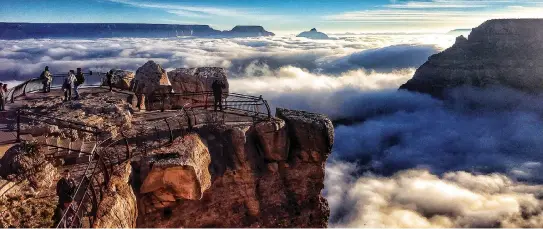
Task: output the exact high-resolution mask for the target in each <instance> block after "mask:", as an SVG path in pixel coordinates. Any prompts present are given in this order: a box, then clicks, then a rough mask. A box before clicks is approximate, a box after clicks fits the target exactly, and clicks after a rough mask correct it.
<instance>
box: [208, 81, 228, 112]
mask: <svg viewBox="0 0 543 229" xmlns="http://www.w3.org/2000/svg"><path fill="white" fill-rule="evenodd" d="M224 88H226V85H224V83H223V82H222V81H221V80H218V79H217V80H215V81H214V82H213V84H211V89H212V90H213V97H214V100H215V101H214V102H213V107H214V109H215V111H217V108H219V109H220V110H221V111H222V90H223V89H224Z"/></svg>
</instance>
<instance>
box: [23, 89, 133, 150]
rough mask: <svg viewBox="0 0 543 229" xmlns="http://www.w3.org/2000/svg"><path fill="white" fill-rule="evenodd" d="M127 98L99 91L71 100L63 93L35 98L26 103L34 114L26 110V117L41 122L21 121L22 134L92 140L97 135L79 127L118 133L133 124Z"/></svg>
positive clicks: (113, 133)
mask: <svg viewBox="0 0 543 229" xmlns="http://www.w3.org/2000/svg"><path fill="white" fill-rule="evenodd" d="M125 100H126V98H125V97H122V95H113V96H101V95H100V94H82V95H81V98H80V99H79V100H76V101H70V102H64V101H63V100H62V97H55V98H36V99H34V100H31V101H29V103H28V104H25V105H24V107H26V108H28V109H30V108H31V110H32V114H26V116H27V117H29V118H33V119H35V120H39V121H40V122H33V123H31V124H27V123H26V122H25V123H23V124H21V129H22V130H21V134H31V135H33V136H36V137H37V136H41V135H48V136H59V137H60V138H67V139H82V140H89V141H90V140H93V139H94V136H93V135H92V134H91V133H89V132H85V131H78V130H77V129H85V130H87V131H96V129H99V130H101V131H102V133H103V134H105V135H109V136H111V137H115V136H117V135H118V134H119V131H120V129H121V128H130V127H131V125H132V122H131V121H132V114H131V113H130V110H131V109H132V108H131V106H130V105H129V104H128V103H126V102H125ZM55 118H60V119H62V120H67V121H69V122H72V123H77V125H76V124H70V123H67V122H59V121H58V120H56V119H55ZM67 127H75V128H77V129H73V128H72V129H69V128H67ZM92 127H95V128H92Z"/></svg>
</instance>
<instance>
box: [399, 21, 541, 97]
mask: <svg viewBox="0 0 543 229" xmlns="http://www.w3.org/2000/svg"><path fill="white" fill-rule="evenodd" d="M463 85H469V86H476V87H488V86H495V85H501V86H507V87H512V88H516V89H520V90H523V91H528V92H536V91H541V90H542V89H543V19H499V20H489V21H487V22H485V23H483V24H481V25H480V26H479V27H477V28H474V29H473V31H472V32H471V34H470V35H469V37H468V38H467V39H466V38H465V37H463V36H460V37H458V38H457V39H456V43H455V44H454V45H453V46H452V47H451V48H449V49H447V50H445V51H443V52H441V53H438V54H435V55H433V56H431V57H430V58H429V59H428V61H427V62H426V63H424V64H423V65H422V66H421V67H420V68H419V69H418V70H417V71H416V73H415V75H414V77H413V78H412V79H411V80H409V81H408V82H407V83H405V84H404V85H402V86H401V87H400V89H406V90H409V91H415V92H421V93H428V94H431V95H433V96H435V97H442V96H443V93H444V92H445V91H446V89H449V88H454V87H458V86H463Z"/></svg>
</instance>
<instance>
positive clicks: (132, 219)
mask: <svg viewBox="0 0 543 229" xmlns="http://www.w3.org/2000/svg"><path fill="white" fill-rule="evenodd" d="M118 168H121V169H120V171H119V172H118V173H116V174H115V176H112V178H111V181H110V185H109V187H108V189H107V193H105V197H104V199H103V200H102V201H101V202H100V205H99V206H98V212H97V213H96V221H95V222H94V224H93V227H94V228H134V227H136V219H137V216H138V208H137V202H136V196H135V195H134V192H133V191H132V187H131V186H130V183H129V178H130V173H131V169H132V167H131V166H130V164H128V163H125V164H122V165H120V166H118Z"/></svg>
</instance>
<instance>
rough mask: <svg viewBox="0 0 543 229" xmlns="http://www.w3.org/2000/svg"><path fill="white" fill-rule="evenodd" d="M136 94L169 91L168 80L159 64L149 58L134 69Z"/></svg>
mask: <svg viewBox="0 0 543 229" xmlns="http://www.w3.org/2000/svg"><path fill="white" fill-rule="evenodd" d="M134 84H135V86H134V92H135V93H136V94H151V93H153V92H166V93H167V92H170V86H171V83H170V80H169V79H168V75H167V74H166V70H164V69H163V68H162V67H161V66H160V65H159V64H157V63H155V62H154V61H152V60H150V61H148V62H147V63H145V64H144V65H143V66H141V67H140V68H138V70H137V71H136V77H135V78H134Z"/></svg>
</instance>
